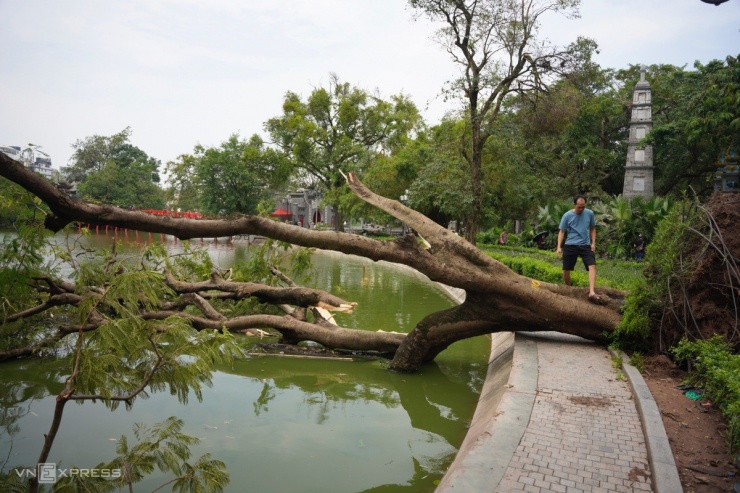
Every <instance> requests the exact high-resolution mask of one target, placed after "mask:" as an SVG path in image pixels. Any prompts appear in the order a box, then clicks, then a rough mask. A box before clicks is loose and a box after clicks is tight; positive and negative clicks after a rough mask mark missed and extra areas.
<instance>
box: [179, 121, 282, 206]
mask: <svg viewBox="0 0 740 493" xmlns="http://www.w3.org/2000/svg"><path fill="white" fill-rule="evenodd" d="M167 170H168V172H169V174H170V184H171V187H170V190H169V193H170V198H171V200H172V204H173V206H174V207H181V208H183V209H185V210H197V211H200V212H203V213H206V214H214V215H229V214H256V213H257V212H258V206H259V204H260V202H262V201H270V199H271V198H272V194H273V193H274V192H276V191H277V189H278V187H280V186H281V185H283V184H285V183H286V181H287V179H288V176H289V171H290V169H289V167H288V163H287V161H286V160H285V159H284V157H283V156H282V155H281V154H279V153H278V152H276V151H275V150H274V149H271V148H269V147H267V146H266V145H265V143H264V141H263V140H262V138H260V137H259V136H258V135H253V136H252V137H251V138H250V139H249V140H248V141H245V140H243V139H240V138H239V136H238V135H237V134H233V135H231V136H230V137H229V139H228V140H226V141H225V142H223V143H222V144H221V145H220V146H219V147H211V148H206V147H203V146H201V145H197V146H195V149H194V151H193V154H189V155H182V156H180V157H179V159H178V160H177V161H175V162H170V163H168V166H167ZM268 207H271V205H268Z"/></svg>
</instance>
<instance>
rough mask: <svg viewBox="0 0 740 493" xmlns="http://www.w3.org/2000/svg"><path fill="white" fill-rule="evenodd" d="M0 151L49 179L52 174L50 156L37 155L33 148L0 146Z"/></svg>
mask: <svg viewBox="0 0 740 493" xmlns="http://www.w3.org/2000/svg"><path fill="white" fill-rule="evenodd" d="M0 152H2V153H3V154H5V155H7V156H9V157H11V158H12V159H14V160H15V161H18V162H19V163H23V165H24V166H25V167H26V168H28V169H30V170H31V171H33V172H35V173H39V174H40V175H43V176H44V177H46V179H48V180H51V179H52V178H53V176H54V168H52V166H51V158H50V157H48V156H43V157H42V156H37V155H36V154H37V152H35V151H34V150H33V149H31V148H30V147H29V148H26V149H21V148H20V146H0Z"/></svg>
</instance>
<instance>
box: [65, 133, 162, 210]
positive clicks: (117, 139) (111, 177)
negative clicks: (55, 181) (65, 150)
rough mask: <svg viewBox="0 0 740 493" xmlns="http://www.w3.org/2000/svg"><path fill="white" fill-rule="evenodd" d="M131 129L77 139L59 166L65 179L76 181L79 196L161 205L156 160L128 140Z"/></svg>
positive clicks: (142, 205) (124, 204)
mask: <svg viewBox="0 0 740 493" xmlns="http://www.w3.org/2000/svg"><path fill="white" fill-rule="evenodd" d="M130 136H131V129H130V128H128V127H127V128H125V129H124V130H122V131H121V132H119V133H117V134H115V135H112V136H109V137H107V136H102V135H93V136H91V137H87V138H85V139H83V140H78V141H77V142H76V143H75V144H74V145H73V146H72V147H73V148H74V149H75V152H74V154H73V155H72V158H71V160H70V161H71V165H70V166H68V167H65V168H62V170H63V172H65V173H66V175H67V179H68V180H72V181H77V182H80V183H79V185H78V187H77V191H78V193H79V195H80V196H82V197H84V198H86V199H92V200H96V201H99V202H104V203H106V204H112V205H116V206H119V207H130V206H135V207H137V208H146V209H149V208H155V209H162V208H164V206H165V198H164V191H163V190H162V189H161V188H160V187H159V185H158V184H159V181H160V178H159V166H160V162H159V160H157V159H155V158H153V157H151V156H149V155H147V153H146V152H144V151H143V150H141V149H140V148H138V147H136V146H134V145H132V144H131V143H130V142H129V137H130Z"/></svg>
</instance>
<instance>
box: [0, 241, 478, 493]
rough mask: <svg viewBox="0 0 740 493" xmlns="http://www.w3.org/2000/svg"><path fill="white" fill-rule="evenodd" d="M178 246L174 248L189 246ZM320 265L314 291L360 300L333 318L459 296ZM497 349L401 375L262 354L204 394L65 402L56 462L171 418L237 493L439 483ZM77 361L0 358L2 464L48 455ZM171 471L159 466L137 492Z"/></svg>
mask: <svg viewBox="0 0 740 493" xmlns="http://www.w3.org/2000/svg"><path fill="white" fill-rule="evenodd" d="M101 236H102V235H101ZM94 240H95V238H93V241H94ZM99 240H100V242H101V243H102V244H107V243H108V242H109V241H110V240H111V239H110V238H109V237H108V238H101V239H99ZM170 247H171V248H172V251H173V252H175V251H178V249H180V248H181V243H180V242H178V243H177V244H175V243H174V242H172V244H171V245H170ZM209 253H210V254H211V256H212V257H213V258H214V260H215V261H217V262H218V263H219V264H220V265H221V266H222V267H228V266H229V265H230V262H233V261H234V259H235V258H239V257H240V256H241V257H243V256H246V255H248V246H247V245H240V244H235V245H228V244H227V243H226V242H221V243H219V244H218V245H213V248H211V247H209ZM316 270H317V276H316V278H315V282H316V287H320V288H322V289H326V290H328V291H331V292H333V293H334V294H337V295H339V296H342V297H344V298H345V299H348V300H351V301H358V302H359V305H358V308H357V310H356V312H355V313H354V314H351V315H344V314H340V315H338V316H337V321H338V323H339V324H340V325H345V326H349V327H358V328H365V329H371V330H377V329H383V330H399V328H400V329H401V330H405V331H407V330H410V329H411V328H412V327H413V325H414V324H416V323H417V322H418V321H419V320H421V318H422V317H424V316H425V315H426V314H427V313H430V312H431V311H434V310H438V309H440V308H443V307H447V306H450V304H451V302H450V301H449V300H448V299H447V298H446V297H445V296H444V295H443V294H442V293H440V292H439V291H438V290H436V289H434V288H432V287H431V286H430V285H429V284H428V283H427V282H426V281H424V280H423V279H419V278H417V277H414V276H411V275H406V274H404V273H401V272H399V271H398V270H396V269H394V268H392V267H390V266H387V265H382V264H376V263H372V262H370V261H366V260H364V259H357V258H353V257H336V256H332V255H320V256H317V257H316ZM381 295H382V297H381ZM488 347H489V346H488V342H487V340H486V338H479V339H478V340H471V341H462V342H460V343H456V344H455V345H453V346H452V347H451V348H450V349H449V350H447V351H445V352H443V353H442V354H441V355H440V356H439V357H438V359H437V361H436V364H432V365H427V366H425V367H423V369H422V370H421V371H420V372H419V373H416V374H413V375H400V374H395V373H391V372H389V371H387V370H386V369H385V366H384V364H383V363H381V362H378V361H360V362H348V361H336V360H315V359H303V358H294V357H288V356H286V357H284V358H275V357H261V356H254V357H251V358H249V359H245V360H243V361H237V362H235V363H234V365H233V367H229V368H221V369H220V371H218V372H217V373H216V374H215V375H214V383H213V386H212V387H211V388H206V389H204V391H203V401H202V402H198V401H197V399H195V396H192V395H191V399H190V400H189V403H188V405H181V404H180V403H178V402H177V400H176V399H174V398H173V397H171V396H169V395H166V394H162V393H160V394H155V395H152V396H150V398H148V399H138V400H137V401H136V402H135V403H134V406H133V409H132V410H131V411H126V410H125V409H123V408H119V409H117V410H116V411H109V410H108V409H106V408H105V407H104V406H102V405H101V404H100V403H98V404H94V403H85V404H82V405H68V406H67V410H66V412H65V417H64V422H63V425H62V429H61V430H60V432H59V435H58V437H57V439H56V442H55V444H54V448H53V449H52V453H51V456H50V460H51V461H55V462H58V463H60V464H62V465H64V466H66V467H69V466H72V465H77V466H80V467H91V466H93V465H95V464H97V463H99V462H100V461H101V460H107V459H108V458H110V457H112V456H113V455H115V446H116V441H115V439H116V438H117V437H120V436H121V435H126V436H128V437H129V440H133V438H132V431H131V430H132V426H133V424H134V423H136V422H146V423H149V424H152V423H157V422H161V421H164V420H165V419H166V418H167V417H169V416H173V415H175V416H178V417H179V418H181V419H183V420H184V422H185V427H184V429H183V431H184V432H185V433H190V434H193V435H196V436H198V437H200V438H201V439H202V442H201V444H199V445H198V446H197V447H194V449H193V457H194V458H195V457H198V456H200V455H202V454H204V453H206V452H209V453H211V454H212V456H213V458H215V459H219V460H222V461H224V462H225V463H226V466H227V469H228V471H229V473H230V475H231V484H230V486H229V487H228V489H227V491H234V492H242V491H256V492H257V491H259V492H261V491H281V492H293V491H295V492H299V491H300V492H311V491H322V492H342V493H346V492H362V491H373V492H380V491H383V492H405V491H408V492H412V491H413V492H423V491H430V492H431V491H433V490H434V486H435V485H434V481H435V480H438V479H440V478H441V476H442V475H443V474H444V471H445V470H446V467H447V466H448V465H449V464H450V463H451V461H452V459H453V458H454V455H455V453H456V452H457V447H458V446H459V444H460V443H461V442H462V439H463V437H464V434H465V432H466V430H467V425H468V421H469V420H470V419H471V417H472V414H473V411H474V407H475V403H476V401H477V397H478V393H479V391H480V387H481V384H482V379H483V377H484V373H485V363H486V358H487V353H488ZM68 367H69V364H68V362H66V361H58V362H38V361H17V362H13V363H9V364H5V365H3V371H2V372H0V390H2V396H0V399H1V402H2V409H3V414H2V416H1V419H2V423H0V424H2V426H3V427H4V432H3V434H2V435H0V457H4V458H5V459H4V462H3V463H2V465H3V467H2V472H4V473H8V472H10V471H11V470H12V468H14V467H20V466H24V465H29V464H32V463H33V462H34V461H35V460H36V458H37V457H38V453H39V450H40V447H41V443H42V434H43V433H44V432H46V430H47V429H48V427H49V424H50V422H51V414H52V412H53V405H54V396H55V394H56V393H57V392H59V391H60V390H61V388H62V382H63V381H64V378H65V377H66V376H67V375H68V372H69V368H68ZM165 479H166V478H165V477H160V476H157V475H153V476H152V477H150V478H148V479H147V480H146V481H145V482H144V483H142V484H140V485H139V486H137V487H136V491H150V490H152V489H154V488H156V487H157V486H158V485H160V484H161V483H163V482H164V481H165Z"/></svg>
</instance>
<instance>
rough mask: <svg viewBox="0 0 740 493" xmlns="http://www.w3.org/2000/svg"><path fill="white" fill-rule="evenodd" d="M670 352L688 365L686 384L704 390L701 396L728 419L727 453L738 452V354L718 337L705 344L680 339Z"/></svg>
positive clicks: (739, 443)
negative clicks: (728, 451)
mask: <svg viewBox="0 0 740 493" xmlns="http://www.w3.org/2000/svg"><path fill="white" fill-rule="evenodd" d="M671 352H672V353H673V354H674V355H675V357H676V360H677V361H678V362H683V363H686V364H688V365H689V378H688V381H687V383H690V384H692V385H696V386H698V387H701V388H702V389H704V394H703V396H704V397H705V398H707V399H710V400H711V401H712V402H714V403H715V404H716V405H717V407H719V409H720V410H721V411H722V414H723V415H724V416H725V418H727V420H728V426H729V427H728V435H727V443H728V446H729V447H730V452H736V451H740V354H733V352H732V346H731V345H730V344H728V343H726V342H724V340H723V339H722V337H721V336H719V335H715V336H714V337H712V338H711V339H709V340H704V341H694V342H690V341H688V340H687V339H683V340H681V342H679V343H678V345H677V346H676V347H675V348H673V349H672V350H671Z"/></svg>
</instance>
